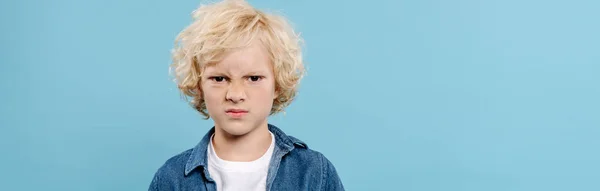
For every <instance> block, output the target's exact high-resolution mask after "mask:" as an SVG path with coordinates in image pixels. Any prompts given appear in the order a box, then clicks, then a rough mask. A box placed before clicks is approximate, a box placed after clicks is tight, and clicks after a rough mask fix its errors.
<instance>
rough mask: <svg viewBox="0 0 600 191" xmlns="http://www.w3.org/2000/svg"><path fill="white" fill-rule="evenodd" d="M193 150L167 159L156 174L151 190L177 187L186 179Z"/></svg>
mask: <svg viewBox="0 0 600 191" xmlns="http://www.w3.org/2000/svg"><path fill="white" fill-rule="evenodd" d="M192 150H193V149H188V150H186V151H183V152H181V153H179V154H177V155H175V156H172V157H171V158H169V159H167V160H166V161H165V162H164V163H163V164H162V165H161V166H160V167H159V168H158V170H157V171H156V173H155V174H154V177H153V178H152V182H151V183H150V189H149V190H160V189H161V188H162V189H165V186H174V185H177V184H178V183H179V182H180V181H181V180H182V179H183V178H184V172H185V165H186V162H187V161H188V159H189V158H190V155H191V153H192ZM169 188H170V187H169Z"/></svg>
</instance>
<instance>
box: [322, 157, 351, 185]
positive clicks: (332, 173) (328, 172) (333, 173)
mask: <svg viewBox="0 0 600 191" xmlns="http://www.w3.org/2000/svg"><path fill="white" fill-rule="evenodd" d="M321 157H322V159H323V160H322V161H323V172H324V174H323V183H324V185H322V187H321V188H322V190H324V191H344V190H345V189H344V185H343V184H342V180H341V179H340V177H339V175H338V173H337V170H336V169H335V167H334V166H333V164H332V163H331V161H329V159H327V158H326V157H325V156H323V155H321Z"/></svg>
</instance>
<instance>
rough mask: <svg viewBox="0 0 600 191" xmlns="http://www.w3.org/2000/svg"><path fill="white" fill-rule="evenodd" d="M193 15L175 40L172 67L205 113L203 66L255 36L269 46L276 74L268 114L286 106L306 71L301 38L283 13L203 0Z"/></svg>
mask: <svg viewBox="0 0 600 191" xmlns="http://www.w3.org/2000/svg"><path fill="white" fill-rule="evenodd" d="M192 15H193V22H192V23H191V24H190V25H189V26H187V27H186V28H185V29H184V30H183V31H181V33H180V34H179V35H178V36H177V38H176V40H175V47H174V49H173V52H172V59H173V62H172V64H171V66H170V72H171V73H172V74H173V75H174V77H175V82H176V83H177V85H178V88H179V90H180V91H181V93H183V94H184V95H185V96H184V97H185V98H186V100H187V98H192V100H191V101H190V104H191V105H192V106H193V107H194V108H195V109H196V110H198V111H199V112H200V113H201V114H202V115H203V116H204V117H205V119H208V118H210V116H209V114H208V111H207V110H206V104H205V102H204V99H203V95H202V89H201V88H200V80H201V76H202V74H203V71H204V68H205V67H206V66H208V65H211V64H216V63H218V62H219V61H220V60H221V59H222V58H223V56H224V54H226V53H227V52H228V51H231V50H232V49H236V48H242V47H247V46H249V45H250V42H251V41H253V39H256V38H258V39H259V40H260V41H261V42H262V43H263V45H264V46H265V47H266V49H267V51H268V54H269V57H270V60H271V62H272V64H273V70H274V71H273V72H274V74H275V91H276V92H277V93H278V94H277V95H278V96H277V98H276V99H275V100H274V101H273V107H272V108H271V113H270V114H271V115H273V114H276V113H278V112H281V111H283V110H284V108H285V107H287V106H288V105H289V104H290V103H291V102H292V100H293V99H294V98H295V96H296V93H297V88H298V84H299V82H300V79H301V78H302V76H303V75H304V73H305V70H304V66H303V61H302V52H301V44H302V39H301V38H300V36H299V35H298V34H296V33H295V32H294V30H293V28H292V27H291V26H290V24H289V23H288V22H287V21H286V19H285V18H284V17H283V16H279V15H275V14H268V13H264V12H262V11H259V10H257V9H255V8H253V7H252V6H251V5H250V4H248V3H247V2H245V1H241V0H224V1H222V2H218V3H214V4H210V5H201V6H200V7H199V8H198V9H196V10H195V11H194V12H193V14H192Z"/></svg>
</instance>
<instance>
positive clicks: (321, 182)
mask: <svg viewBox="0 0 600 191" xmlns="http://www.w3.org/2000/svg"><path fill="white" fill-rule="evenodd" d="M268 126H269V131H271V133H273V135H275V150H274V151H273V155H272V157H271V162H270V163H269V170H268V172H267V190H274V191H275V190H277V191H278V190H335V191H337V190H344V186H343V185H342V182H341V180H340V177H339V176H338V174H337V172H336V169H335V167H334V166H333V164H332V163H331V162H330V161H329V160H328V159H327V158H326V157H325V156H323V154H321V153H319V152H317V151H314V150H311V149H309V148H308V146H307V145H306V144H305V143H304V142H302V141H300V140H298V139H296V138H294V137H292V136H288V135H286V134H285V133H283V131H281V130H280V129H279V128H277V127H276V126H274V125H271V124H269V125H268ZM214 132H215V129H214V127H213V128H211V130H210V131H209V132H208V133H207V134H206V135H205V136H204V138H202V140H201V141H200V143H198V145H196V147H194V148H192V149H189V150H187V151H184V152H182V153H180V154H178V155H176V156H174V157H171V158H170V159H168V160H167V161H166V162H165V163H164V164H163V165H162V166H161V167H160V168H159V169H158V171H157V172H156V173H155V175H154V178H153V179H152V182H151V183H150V188H149V189H148V190H150V191H158V190H161V191H166V190H190V191H192V190H194V191H216V190H217V188H216V184H215V181H214V180H213V179H212V178H211V177H210V174H209V173H208V167H207V165H208V163H207V153H206V150H207V148H208V145H209V144H210V137H211V135H212V134H213V133H214Z"/></svg>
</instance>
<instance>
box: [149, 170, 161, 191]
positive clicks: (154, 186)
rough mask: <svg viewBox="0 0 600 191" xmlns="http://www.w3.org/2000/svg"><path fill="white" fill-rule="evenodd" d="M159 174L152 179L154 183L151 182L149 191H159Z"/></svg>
mask: <svg viewBox="0 0 600 191" xmlns="http://www.w3.org/2000/svg"><path fill="white" fill-rule="evenodd" d="M158 178H159V177H158V173H156V174H154V178H152V182H150V187H149V188H148V191H158V190H159V189H158V183H159V181H160V180H159V179H158Z"/></svg>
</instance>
